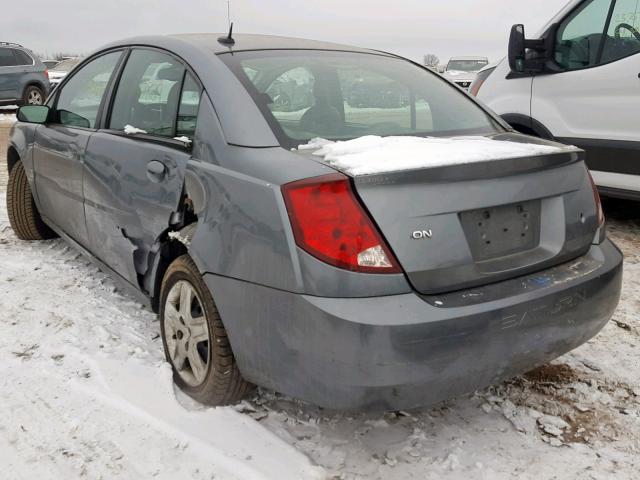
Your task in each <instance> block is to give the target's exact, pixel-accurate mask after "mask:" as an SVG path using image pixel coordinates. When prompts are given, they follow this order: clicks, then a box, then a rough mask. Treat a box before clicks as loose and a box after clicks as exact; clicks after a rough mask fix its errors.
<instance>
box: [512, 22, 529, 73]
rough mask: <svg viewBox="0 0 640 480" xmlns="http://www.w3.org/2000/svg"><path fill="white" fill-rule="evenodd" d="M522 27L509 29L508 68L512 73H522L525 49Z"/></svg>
mask: <svg viewBox="0 0 640 480" xmlns="http://www.w3.org/2000/svg"><path fill="white" fill-rule="evenodd" d="M524 40H525V39H524V25H521V24H520V25H514V26H513V27H511V35H510V36H509V67H510V68H511V71H512V72H514V73H524V63H525V53H526V52H525V47H524Z"/></svg>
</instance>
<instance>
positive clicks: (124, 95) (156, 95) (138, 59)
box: [109, 49, 199, 137]
mask: <svg viewBox="0 0 640 480" xmlns="http://www.w3.org/2000/svg"><path fill="white" fill-rule="evenodd" d="M185 73H186V71H185V67H184V66H183V65H182V63H180V62H179V61H178V60H177V59H176V58H174V57H172V56H171V55H168V54H165V53H162V52H158V51H155V50H142V49H140V50H134V51H133V52H131V55H130V56H129V59H128V60H127V64H126V66H125V68H124V70H123V72H122V77H121V78H120V82H119V84H118V90H117V92H116V96H115V101H114V104H113V111H112V113H111V121H110V123H109V128H111V129H113V130H124V129H125V127H126V126H127V125H131V126H132V127H135V128H138V129H140V130H143V131H145V132H146V133H148V134H150V135H158V136H161V137H175V136H176V133H175V132H176V120H177V116H178V108H179V106H180V105H181V103H183V102H182V101H181V93H182V84H183V81H184V78H185ZM189 102H192V103H193V102H195V98H194V97H193V95H192V96H191V97H190V98H186V99H185V100H184V103H185V107H184V108H185V109H187V105H188V103H189ZM198 102H199V98H198ZM195 108H196V109H197V106H196V107H195ZM185 111H186V110H185ZM187 114H188V111H187V113H185V116H187Z"/></svg>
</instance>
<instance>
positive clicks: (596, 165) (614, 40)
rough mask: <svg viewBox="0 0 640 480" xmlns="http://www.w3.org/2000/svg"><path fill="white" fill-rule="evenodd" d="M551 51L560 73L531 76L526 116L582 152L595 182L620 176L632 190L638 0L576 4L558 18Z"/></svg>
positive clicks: (639, 97) (637, 143)
mask: <svg viewBox="0 0 640 480" xmlns="http://www.w3.org/2000/svg"><path fill="white" fill-rule="evenodd" d="M555 57H556V58H555V60H556V62H557V63H558V64H559V65H560V66H561V67H563V69H565V71H564V72H562V73H557V74H552V75H540V76H537V77H535V79H534V81H533V96H532V102H531V116H532V117H533V118H536V119H540V120H543V123H544V124H545V126H546V127H547V128H548V129H549V130H550V131H551V133H552V134H553V135H554V136H555V137H556V138H558V139H559V140H561V141H563V142H565V143H570V144H574V145H577V146H579V147H581V148H584V149H585V150H587V163H588V165H589V167H590V168H591V169H592V170H595V172H594V173H595V175H594V176H595V178H596V181H597V182H598V183H599V185H601V186H613V185H606V179H612V178H617V179H621V180H623V181H624V179H625V177H626V178H627V179H628V180H630V181H631V182H632V183H633V184H635V185H636V189H637V188H638V187H637V185H638V179H637V177H635V175H640V140H639V138H638V112H640V3H639V2H638V1H637V0H588V1H585V2H583V3H582V4H581V5H580V6H579V7H578V8H577V9H576V10H574V11H573V12H572V13H571V14H570V15H569V16H568V17H567V18H565V19H564V20H563V21H562V23H561V24H560V27H559V30H558V34H557V38H556V47H555ZM620 188H623V185H620Z"/></svg>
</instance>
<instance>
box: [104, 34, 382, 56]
mask: <svg viewBox="0 0 640 480" xmlns="http://www.w3.org/2000/svg"><path fill="white" fill-rule="evenodd" d="M226 36H227V34H226V33H182V34H174V35H154V36H144V37H133V38H127V39H124V40H120V41H118V42H114V43H112V44H110V45H109V47H114V46H123V45H156V46H158V47H163V46H166V47H169V44H175V42H176V41H178V42H184V43H188V44H190V45H192V46H194V47H197V48H199V49H205V50H209V51H211V52H213V53H215V54H222V53H229V52H241V51H248V50H296V49H297V50H335V51H348V52H361V53H378V54H380V53H382V52H379V51H376V50H372V49H367V48H360V47H354V46H352V45H342V44H339V43H332V42H324V41H318V40H309V39H305V38H295V37H281V36H276V35H258V34H247V33H239V34H235V33H234V34H233V39H234V40H235V44H233V45H225V44H223V43H221V42H219V41H218V39H219V38H220V37H226Z"/></svg>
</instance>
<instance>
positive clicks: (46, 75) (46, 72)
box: [44, 70, 49, 80]
mask: <svg viewBox="0 0 640 480" xmlns="http://www.w3.org/2000/svg"><path fill="white" fill-rule="evenodd" d="M44 76H45V77H47V80H49V70H45V71H44Z"/></svg>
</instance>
